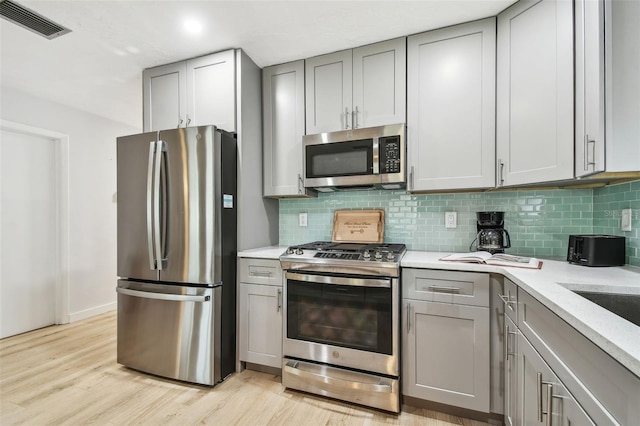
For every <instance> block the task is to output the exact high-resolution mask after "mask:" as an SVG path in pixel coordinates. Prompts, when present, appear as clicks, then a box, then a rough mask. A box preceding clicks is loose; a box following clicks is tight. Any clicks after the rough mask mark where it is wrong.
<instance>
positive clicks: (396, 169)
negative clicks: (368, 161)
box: [378, 136, 402, 174]
mask: <svg viewBox="0 0 640 426" xmlns="http://www.w3.org/2000/svg"><path fill="white" fill-rule="evenodd" d="M378 149H379V152H380V174H386V173H400V158H401V155H402V153H401V152H400V136H385V137H381V138H380V139H379V141H378Z"/></svg>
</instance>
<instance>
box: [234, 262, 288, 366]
mask: <svg viewBox="0 0 640 426" xmlns="http://www.w3.org/2000/svg"><path fill="white" fill-rule="evenodd" d="M238 269H239V272H240V273H239V277H240V282H239V298H238V299H239V302H238V321H239V349H240V361H243V362H250V363H254V364H260V365H264V366H269V367H275V368H281V367H282V271H281V269H280V262H279V261H277V260H264V259H240V262H239V268H238Z"/></svg>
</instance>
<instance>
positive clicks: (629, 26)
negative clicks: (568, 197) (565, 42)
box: [575, 0, 640, 177]
mask: <svg viewBox="0 0 640 426" xmlns="http://www.w3.org/2000/svg"><path fill="white" fill-rule="evenodd" d="M639 21H640V3H638V2H635V1H611V0H606V1H576V2H575V28H576V30H575V33H576V48H575V51H576V135H575V153H576V154H575V155H576V158H575V168H576V171H575V173H576V177H582V176H587V175H591V174H594V173H599V172H605V171H606V172H628V171H638V170H640V143H638V141H640V126H638V122H639V121H640V73H638V72H630V70H637V69H638V68H639V67H640V50H639V49H638V40H640V27H639V26H638V22H639Z"/></svg>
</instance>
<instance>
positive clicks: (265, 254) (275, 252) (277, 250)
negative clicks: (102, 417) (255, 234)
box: [238, 246, 287, 260]
mask: <svg viewBox="0 0 640 426" xmlns="http://www.w3.org/2000/svg"><path fill="white" fill-rule="evenodd" d="M286 249H287V246H269V247H260V248H255V249H251V250H243V251H241V252H238V257H249V258H253V259H273V260H277V259H279V258H280V255H281V254H282V253H284V251H285V250H286Z"/></svg>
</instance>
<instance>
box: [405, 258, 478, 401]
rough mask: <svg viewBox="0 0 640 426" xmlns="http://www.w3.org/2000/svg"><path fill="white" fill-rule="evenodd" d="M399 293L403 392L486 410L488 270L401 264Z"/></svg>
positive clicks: (422, 397)
mask: <svg viewBox="0 0 640 426" xmlns="http://www.w3.org/2000/svg"><path fill="white" fill-rule="evenodd" d="M403 294H404V295H405V298H404V299H403V302H402V305H403V306H402V312H403V322H404V324H403V331H402V336H403V343H402V345H403V347H402V349H403V351H402V352H403V363H402V383H403V384H402V391H403V394H404V395H406V396H410V397H414V398H419V399H423V400H428V401H433V402H438V403H442V404H447V405H451V406H455V407H462V408H467V409H471V410H476V411H480V412H484V413H488V412H489V400H490V397H489V395H490V377H489V371H490V368H489V353H490V347H489V334H490V333H489V307H488V306H489V305H488V301H489V297H488V295H489V275H488V274H478V273H471V272H463V273H461V272H452V271H431V270H423V269H404V270H403ZM465 297H466V298H467V299H464V298H465ZM425 299H430V300H425ZM461 300H462V302H464V303H467V304H462V303H461ZM479 300H480V301H482V302H479ZM478 303H484V306H476V304H478Z"/></svg>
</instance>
